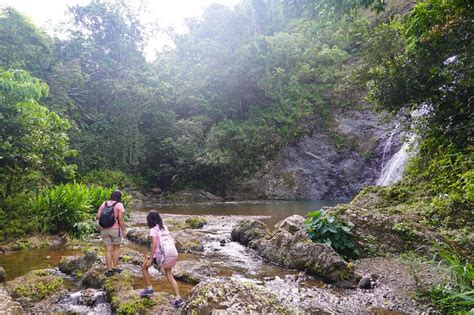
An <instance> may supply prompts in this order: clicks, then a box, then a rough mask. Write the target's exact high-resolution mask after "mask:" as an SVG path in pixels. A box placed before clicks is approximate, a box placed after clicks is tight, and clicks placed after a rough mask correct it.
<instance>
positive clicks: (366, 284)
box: [358, 277, 372, 290]
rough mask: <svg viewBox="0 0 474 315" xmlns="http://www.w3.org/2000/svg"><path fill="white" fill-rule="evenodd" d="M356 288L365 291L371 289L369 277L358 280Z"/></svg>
mask: <svg viewBox="0 0 474 315" xmlns="http://www.w3.org/2000/svg"><path fill="white" fill-rule="evenodd" d="M358 287H359V288H360V289H365V290H368V289H371V288H372V282H371V281H370V278H369V277H362V279H360V281H359V284H358Z"/></svg>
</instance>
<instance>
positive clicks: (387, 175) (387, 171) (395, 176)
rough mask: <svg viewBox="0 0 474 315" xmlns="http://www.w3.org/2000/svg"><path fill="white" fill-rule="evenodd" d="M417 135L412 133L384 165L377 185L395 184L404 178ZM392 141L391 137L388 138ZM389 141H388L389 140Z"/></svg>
mask: <svg viewBox="0 0 474 315" xmlns="http://www.w3.org/2000/svg"><path fill="white" fill-rule="evenodd" d="M415 140H416V135H415V134H411V135H410V136H409V137H408V139H407V140H406V141H405V142H404V143H403V145H402V147H401V148H400V150H398V152H397V153H395V154H394V155H393V156H392V157H391V158H390V160H388V162H387V163H386V164H385V165H383V166H382V172H381V173H380V176H379V178H378V179H377V183H376V185H377V186H388V185H391V184H395V183H397V182H398V181H400V180H401V179H402V176H403V172H404V171H405V168H406V166H407V162H408V160H409V158H410V157H411V156H412V152H414V149H415V147H416V141H415ZM388 141H391V138H389V139H388ZM388 141H387V142H388ZM384 153H385V152H384Z"/></svg>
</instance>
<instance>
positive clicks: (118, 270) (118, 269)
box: [112, 268, 123, 274]
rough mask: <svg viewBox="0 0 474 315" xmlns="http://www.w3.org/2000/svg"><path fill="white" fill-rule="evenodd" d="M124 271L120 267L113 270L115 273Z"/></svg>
mask: <svg viewBox="0 0 474 315" xmlns="http://www.w3.org/2000/svg"><path fill="white" fill-rule="evenodd" d="M122 271H123V269H120V268H114V269H112V272H113V273H114V274H116V273H121V272H122Z"/></svg>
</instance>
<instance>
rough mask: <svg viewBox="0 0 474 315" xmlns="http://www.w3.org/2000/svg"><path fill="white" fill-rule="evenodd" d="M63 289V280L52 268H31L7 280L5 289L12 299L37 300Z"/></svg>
mask: <svg viewBox="0 0 474 315" xmlns="http://www.w3.org/2000/svg"><path fill="white" fill-rule="evenodd" d="M62 289H64V280H63V278H61V277H60V276H58V275H56V274H55V273H54V271H52V270H33V271H30V272H29V273H27V274H25V275H23V276H21V277H18V278H15V279H14V280H12V281H9V282H7V285H6V290H7V291H8V293H9V294H10V296H11V297H12V298H14V299H25V300H28V301H29V302H38V301H41V300H43V299H45V298H48V297H50V296H51V295H53V294H55V293H56V292H58V291H60V290H62Z"/></svg>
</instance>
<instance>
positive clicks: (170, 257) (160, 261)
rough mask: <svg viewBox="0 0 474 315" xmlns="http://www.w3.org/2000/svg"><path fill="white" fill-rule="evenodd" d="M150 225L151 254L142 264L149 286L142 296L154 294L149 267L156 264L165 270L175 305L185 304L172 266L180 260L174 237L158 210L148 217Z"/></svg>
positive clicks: (146, 282)
mask: <svg viewBox="0 0 474 315" xmlns="http://www.w3.org/2000/svg"><path fill="white" fill-rule="evenodd" d="M146 220H147V223H148V227H149V228H150V238H151V246H150V256H148V257H147V259H146V260H145V262H144V263H143V265H142V272H143V278H144V279H145V284H146V285H147V288H146V289H145V290H143V291H142V292H141V293H140V296H141V297H148V296H151V295H152V294H153V286H152V284H151V279H150V273H149V272H148V268H150V267H151V265H154V267H155V268H156V269H160V268H161V269H163V270H164V271H165V275H166V279H167V280H168V282H169V284H170V285H171V288H172V289H173V292H174V294H175V295H176V300H175V301H174V302H173V306H176V307H179V306H182V305H183V304H184V301H183V300H182V299H181V296H180V295H179V288H178V283H176V280H175V279H174V277H173V272H172V271H171V268H172V267H174V265H175V264H176V262H177V261H178V251H177V250H176V246H175V245H174V241H173V238H172V237H171V234H170V232H169V231H168V228H167V227H166V226H164V225H163V220H162V219H161V216H160V214H159V213H158V211H156V210H151V211H150V212H149V213H148V215H147V217H146Z"/></svg>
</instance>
